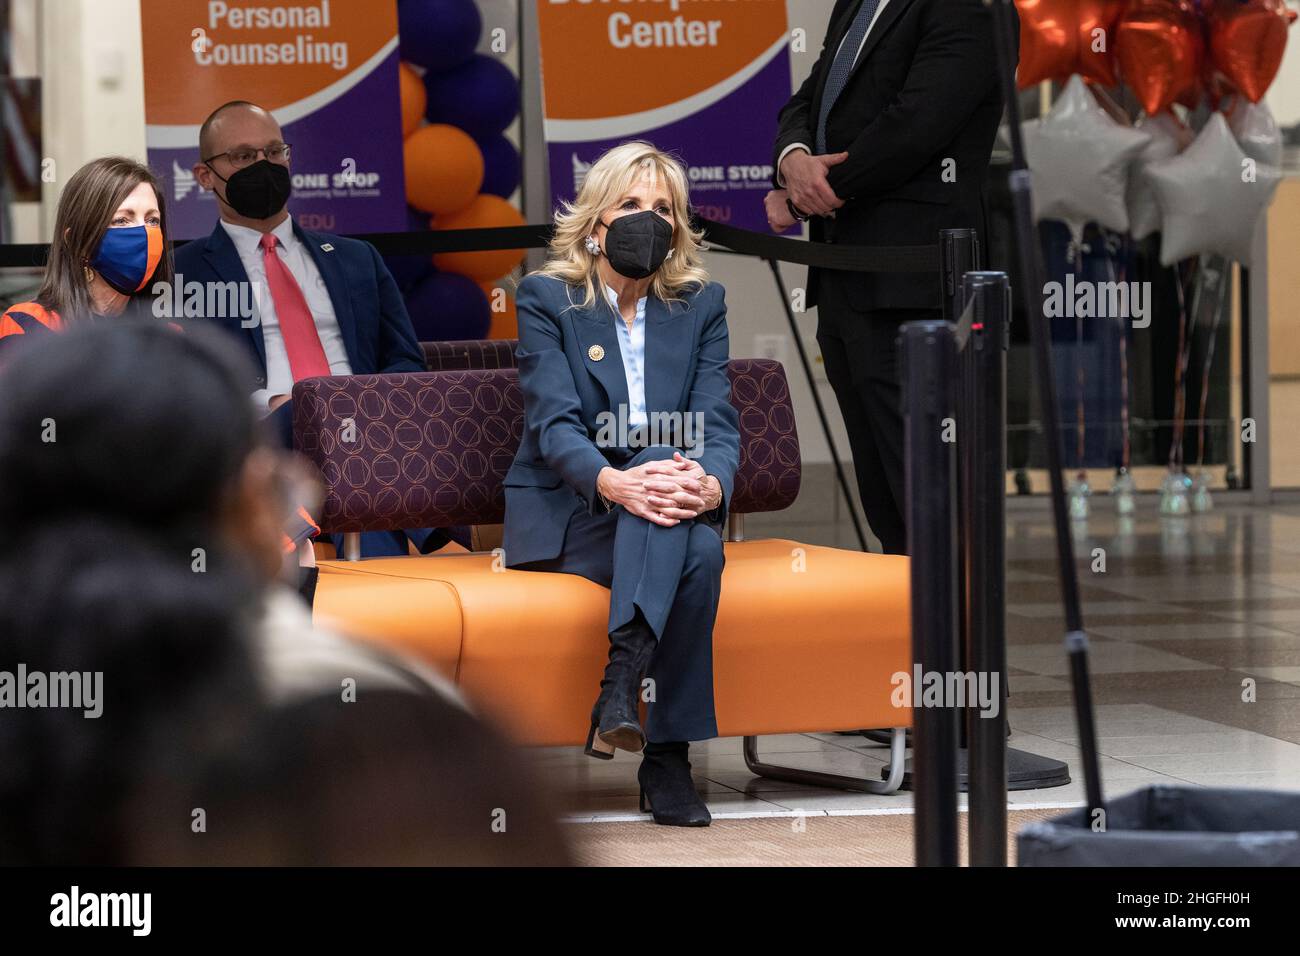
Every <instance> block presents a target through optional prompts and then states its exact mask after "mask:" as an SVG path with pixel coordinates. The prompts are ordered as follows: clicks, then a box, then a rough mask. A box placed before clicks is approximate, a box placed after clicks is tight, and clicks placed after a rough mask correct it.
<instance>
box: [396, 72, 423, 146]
mask: <svg viewBox="0 0 1300 956" xmlns="http://www.w3.org/2000/svg"><path fill="white" fill-rule="evenodd" d="M397 87H398V91H399V92H400V93H401V97H402V135H403V136H410V135H411V134H412V133H413V132H415V128H416V127H417V126H419V125H420V120H422V119H424V108H425V106H426V105H427V104H428V101H429V92H428V90H426V89H425V88H424V80H422V79H420V74H418V73H416V72H415V70H413V69H411V67H410V65H409V64H406V63H399V64H398V65H397Z"/></svg>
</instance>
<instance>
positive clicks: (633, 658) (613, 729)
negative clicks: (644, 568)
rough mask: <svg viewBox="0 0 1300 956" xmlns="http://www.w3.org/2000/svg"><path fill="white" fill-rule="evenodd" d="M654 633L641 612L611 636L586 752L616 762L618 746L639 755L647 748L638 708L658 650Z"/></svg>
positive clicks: (593, 709) (612, 632)
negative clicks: (643, 678)
mask: <svg viewBox="0 0 1300 956" xmlns="http://www.w3.org/2000/svg"><path fill="white" fill-rule="evenodd" d="M655 644H656V641H655V635H654V631H652V630H651V629H650V625H649V624H648V623H646V619H645V618H644V617H643V616H642V615H641V612H640V611H639V610H638V611H637V612H636V615H635V616H634V617H633V618H632V620H631V621H629V622H628V623H627V624H624V625H623V626H622V627H620V628H618V629H616V630H614V631H611V632H610V635H609V663H608V664H606V665H605V676H604V678H603V679H602V680H601V682H600V696H599V697H597V698H596V704H595V706H594V707H592V708H591V730H590V731H589V732H588V733H587V746H586V748H585V752H586V753H587V754H588V755H589V756H592V757H600V758H601V759H603V760H612V759H613V757H614V749H615V748H616V747H619V748H622V749H623V750H629V751H631V752H632V753H638V752H639V751H640V750H641V748H642V747H644V746H645V733H644V732H643V731H642V730H641V719H640V713H639V711H638V709H637V705H638V701H639V699H640V696H641V676H642V675H643V674H644V673H645V670H646V666H647V665H648V664H649V663H650V656H651V655H652V654H653V653H654V649H655Z"/></svg>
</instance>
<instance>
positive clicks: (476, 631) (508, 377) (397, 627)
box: [294, 343, 912, 746]
mask: <svg viewBox="0 0 1300 956" xmlns="http://www.w3.org/2000/svg"><path fill="white" fill-rule="evenodd" d="M455 344H456V345H457V346H459V345H463V344H464V343H455ZM426 351H427V349H426ZM729 372H730V376H731V385H732V402H733V404H734V405H735V406H736V408H737V410H738V411H739V413H740V414H739V419H740V431H741V459H740V467H739V470H738V472H737V475H736V480H735V488H734V492H733V496H732V498H733V500H732V502H731V506H732V507H731V510H732V511H734V512H736V513H748V512H761V511H775V510H779V509H781V508H785V507H787V506H789V505H790V504H791V503H792V502H793V501H794V499H795V497H796V496H797V495H798V492H799V474H800V458H799V441H798V435H797V433H796V430H795V421H794V413H793V408H792V406H791V402H790V393H789V388H788V385H787V382H786V378H785V373H784V370H783V369H782V367H781V365H780V364H779V363H777V362H774V361H771V360H766V359H733V360H732V361H731V363H730V367H729ZM294 411H295V421H294V432H295V444H296V445H297V447H298V448H299V449H300V450H301V451H302V452H303V453H304V454H305V455H307V456H308V457H309V458H310V459H311V460H312V461H314V462H315V463H316V465H317V466H318V467H319V468H320V470H321V473H322V475H323V476H324V479H325V482H326V485H327V494H326V499H325V503H324V507H323V509H322V515H321V519H320V524H321V526H322V528H323V529H324V530H326V531H361V530H377V529H382V528H392V527H430V526H435V527H436V526H439V525H442V524H447V523H450V524H474V525H480V524H485V523H492V522H497V521H500V520H501V519H502V514H503V491H502V480H503V478H504V475H505V472H506V470H507V469H508V468H509V466H510V463H511V461H512V460H513V456H514V452H515V449H516V447H517V443H518V440H519V437H520V434H521V432H522V428H523V408H522V396H521V392H520V389H519V384H518V377H517V374H516V372H515V371H514V369H512V368H509V369H487V370H472V369H460V370H456V371H443V372H427V373H408V374H402V375H371V376H353V377H341V378H319V379H307V380H304V381H302V382H299V383H298V384H297V385H296V386H295V387H294ZM725 554H726V564H725V567H724V569H723V578H722V589H721V602H720V604H719V608H718V618H717V623H716V625H715V627H714V637H713V640H714V652H713V654H714V693H715V705H716V710H717V718H718V729H719V732H720V734H721V735H723V736H742V735H748V734H769V733H800V732H807V731H825V730H836V729H843V730H849V729H855V728H858V727H906V726H910V725H911V721H912V718H911V711H910V709H909V708H907V707H897V706H895V705H894V703H893V691H894V684H893V683H892V678H893V675H895V674H898V673H900V672H901V673H910V668H911V625H910V564H909V562H908V559H907V558H906V557H902V556H898V555H881V554H865V553H862V552H858V551H846V550H841V549H838V548H827V547H819V546H814V545H807V544H801V543H799V542H797V541H787V540H783V539H758V540H746V541H728V542H727V543H726V544H725ZM318 567H319V569H320V578H319V583H318V585H317V589H316V600H315V611H314V613H315V615H316V617H317V619H318V620H322V621H328V622H329V624H330V625H331V626H332V627H334V628H336V629H338V630H342V631H345V632H349V633H352V634H354V635H356V636H358V637H363V638H368V639H372V640H375V641H377V642H379V643H382V644H384V645H386V646H388V647H390V648H393V649H395V650H399V651H402V652H405V653H409V654H413V655H415V656H417V657H419V658H421V659H422V660H424V661H426V662H428V663H429V664H432V665H433V666H435V667H437V668H439V669H440V670H441V671H442V672H443V673H445V674H447V675H448V676H449V677H451V678H452V679H454V680H455V681H456V683H457V685H458V686H459V687H460V688H461V689H462V690H463V691H464V693H465V694H466V695H467V697H468V698H469V699H470V700H471V701H472V702H473V703H474V706H475V707H476V708H477V709H478V710H479V711H480V713H482V714H483V715H484V716H486V717H487V718H489V719H491V720H493V721H494V722H495V723H497V724H498V725H499V726H500V727H501V729H502V730H503V731H504V732H505V733H506V734H507V735H509V736H511V737H513V738H514V739H515V740H516V742H518V743H520V744H525V745H538V746H548V745H571V744H580V743H581V742H582V741H583V739H584V737H585V735H586V730H587V722H588V719H589V717H590V708H591V702H592V701H593V700H594V699H595V695H596V692H597V689H598V687H599V681H600V677H601V673H602V670H603V668H604V664H605V660H606V656H607V652H608V648H609V642H608V638H607V636H606V635H605V624H606V623H607V622H608V611H609V591H608V590H606V589H604V588H601V587H600V586H599V585H596V584H594V583H593V582H591V581H588V580H586V579H585V578H582V577H579V576H577V575H572V574H545V573H540V572H532V571H520V570H515V569H510V568H506V567H505V566H504V563H503V561H502V557H501V555H500V553H499V552H497V551H494V552H473V553H460V554H436V555H427V556H408V557H394V558H369V559H366V560H363V561H341V560H322V561H319V562H318Z"/></svg>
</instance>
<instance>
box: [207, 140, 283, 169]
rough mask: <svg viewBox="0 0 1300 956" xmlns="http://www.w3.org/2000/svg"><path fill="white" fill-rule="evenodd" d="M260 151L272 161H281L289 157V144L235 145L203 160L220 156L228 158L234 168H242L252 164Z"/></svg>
mask: <svg viewBox="0 0 1300 956" xmlns="http://www.w3.org/2000/svg"><path fill="white" fill-rule="evenodd" d="M258 153H261V154H262V155H263V156H265V157H266V158H267V159H268V160H270V161H271V162H273V163H282V162H284V161H285V160H287V159H288V158H289V144H288V143H276V144H275V145H272V146H264V147H261V148H257V147H253V146H236V147H235V148H234V149H228V150H226V151H225V152H224V153H216V154H214V155H212V156H209V157H208V158H207V159H205V160H204V162H205V163H210V162H212V161H213V160H214V159H220V158H221V157H222V156H224V157H226V159H227V160H229V162H230V165H231V166H234V167H235V168H236V169H243V168H244V167H245V166H252V165H253V163H255V162H257V154H258Z"/></svg>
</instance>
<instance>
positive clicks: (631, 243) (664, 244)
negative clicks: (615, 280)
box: [601, 209, 673, 279]
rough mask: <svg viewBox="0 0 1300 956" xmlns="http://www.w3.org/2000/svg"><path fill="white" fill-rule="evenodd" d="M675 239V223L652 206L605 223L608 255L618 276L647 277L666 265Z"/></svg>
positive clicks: (607, 257) (606, 251)
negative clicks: (665, 262) (673, 225)
mask: <svg viewBox="0 0 1300 956" xmlns="http://www.w3.org/2000/svg"><path fill="white" fill-rule="evenodd" d="M601 225H602V226H605V224H604V223H603V222H602V223H601ZM672 241H673V227H672V223H670V222H668V221H667V220H666V219H664V217H663V216H661V215H659V213H657V212H655V211H654V210H653V209H647V210H645V211H644V212H634V213H631V214H630V215H627V216H620V217H619V218H617V219H615V220H614V221H613V222H612V223H610V224H609V225H607V226H605V258H606V259H608V260H609V264H610V267H611V268H613V270H614V271H615V272H617V273H618V274H619V275H623V276H627V277H628V278H629V279H644V278H645V277H646V276H648V275H653V274H654V273H655V272H657V271H658V269H659V267H660V266H661V265H663V264H664V260H665V259H667V258H668V248H669V246H671V245H672Z"/></svg>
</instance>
